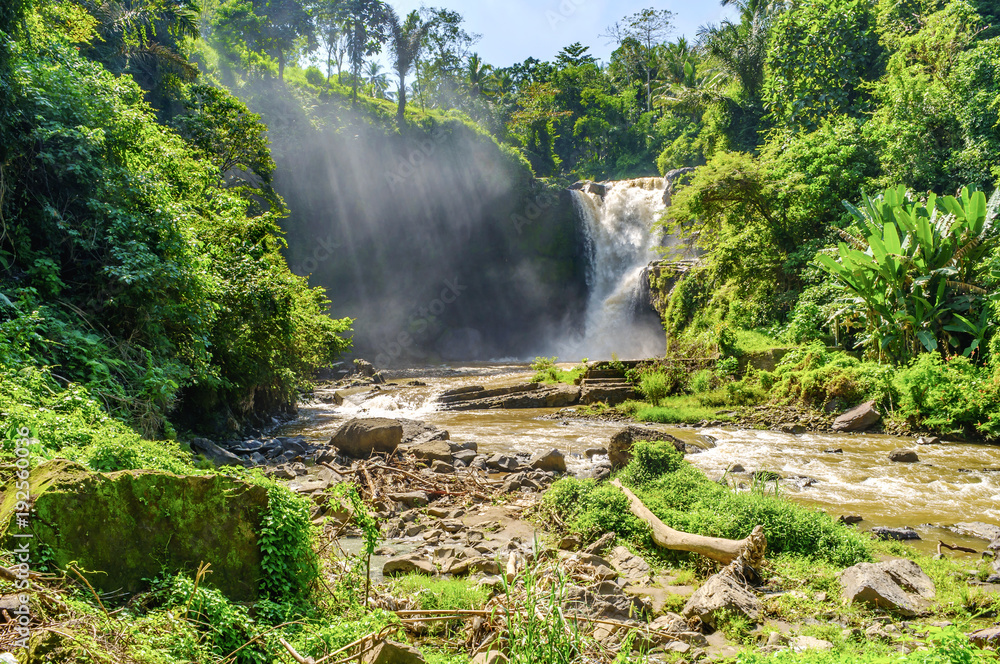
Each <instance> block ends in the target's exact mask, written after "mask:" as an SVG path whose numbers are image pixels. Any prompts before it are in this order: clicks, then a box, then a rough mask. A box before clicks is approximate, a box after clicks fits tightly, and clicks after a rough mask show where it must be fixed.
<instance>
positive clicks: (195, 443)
mask: <svg viewBox="0 0 1000 664" xmlns="http://www.w3.org/2000/svg"><path fill="white" fill-rule="evenodd" d="M191 449H192V450H194V452H195V454H200V455H202V456H203V457H205V458H206V459H208V460H209V461H211V462H212V463H213V464H215V466H217V467H219V466H246V465H248V464H247V462H245V461H243V459H241V458H239V457H238V456H236V455H235V454H233V453H232V452H229V451H227V450H224V449H222V448H221V447H219V446H218V445H216V444H215V443H213V442H212V441H210V440H209V439H207V438H195V439H194V440H192V441H191Z"/></svg>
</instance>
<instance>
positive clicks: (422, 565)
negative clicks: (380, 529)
mask: <svg viewBox="0 0 1000 664" xmlns="http://www.w3.org/2000/svg"><path fill="white" fill-rule="evenodd" d="M382 574H383V576H403V575H405V574H424V575H426V576H434V575H435V574H437V568H436V567H434V563H432V562H431V561H429V560H427V559H426V558H422V557H421V556H419V555H417V554H409V555H405V556H396V557H395V558H390V559H389V560H387V561H385V565H383V566H382Z"/></svg>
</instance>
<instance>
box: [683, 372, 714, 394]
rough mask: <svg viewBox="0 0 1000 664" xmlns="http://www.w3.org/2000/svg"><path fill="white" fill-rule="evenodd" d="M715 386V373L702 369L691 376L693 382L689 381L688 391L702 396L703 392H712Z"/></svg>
mask: <svg viewBox="0 0 1000 664" xmlns="http://www.w3.org/2000/svg"><path fill="white" fill-rule="evenodd" d="M714 385H715V372H714V371H712V370H711V369H702V370H701V371H696V372H694V373H693V374H691V380H689V381H688V390H689V391H690V392H691V393H692V394H701V393H702V392H708V391H709V390H711V389H712V388H713V387H714Z"/></svg>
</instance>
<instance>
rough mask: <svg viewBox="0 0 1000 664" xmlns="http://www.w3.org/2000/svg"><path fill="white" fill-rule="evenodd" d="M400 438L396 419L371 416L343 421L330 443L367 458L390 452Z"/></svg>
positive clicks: (396, 445) (357, 457) (342, 450)
mask: <svg viewBox="0 0 1000 664" xmlns="http://www.w3.org/2000/svg"><path fill="white" fill-rule="evenodd" d="M402 440H403V426H402V425H401V424H400V423H399V422H398V421H396V420H390V419H386V418H382V417H373V418H368V419H354V420H350V421H349V422H347V423H345V424H344V425H343V426H341V427H340V428H339V429H338V430H337V433H335V434H333V438H332V439H331V440H330V444H331V445H333V446H334V447H336V448H337V449H338V450H340V451H341V452H343V453H344V454H346V455H347V456H350V457H354V458H356V459H367V458H368V457H370V456H371V455H372V454H392V453H393V452H395V451H396V448H397V447H399V443H400V442H401V441H402ZM449 458H450V457H449Z"/></svg>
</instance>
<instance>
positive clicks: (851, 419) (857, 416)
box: [833, 401, 882, 432]
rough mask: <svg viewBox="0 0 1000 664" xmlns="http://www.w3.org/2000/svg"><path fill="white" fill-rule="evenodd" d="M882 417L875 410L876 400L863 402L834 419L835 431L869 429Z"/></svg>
mask: <svg viewBox="0 0 1000 664" xmlns="http://www.w3.org/2000/svg"><path fill="white" fill-rule="evenodd" d="M881 419H882V414H881V413H879V412H878V411H877V410H875V402H874V401H869V402H868V403H863V404H861V405H860V406H858V407H857V408H852V409H851V410H849V411H847V412H846V413H844V414H843V415H841V416H840V417H838V418H837V419H836V420H834V421H833V430H834V431H844V432H856V431H867V430H868V429H870V428H872V427H873V426H875V424H876V423H877V422H878V421H879V420H881Z"/></svg>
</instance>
